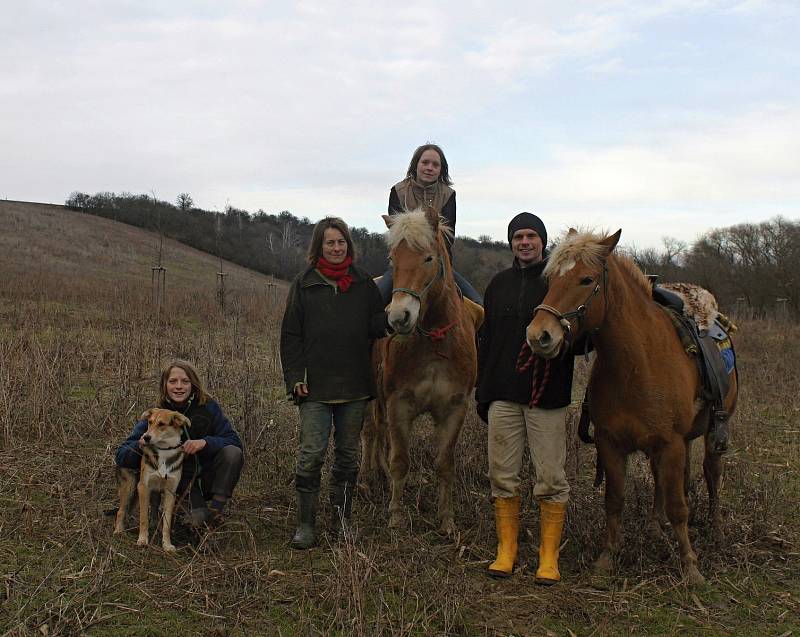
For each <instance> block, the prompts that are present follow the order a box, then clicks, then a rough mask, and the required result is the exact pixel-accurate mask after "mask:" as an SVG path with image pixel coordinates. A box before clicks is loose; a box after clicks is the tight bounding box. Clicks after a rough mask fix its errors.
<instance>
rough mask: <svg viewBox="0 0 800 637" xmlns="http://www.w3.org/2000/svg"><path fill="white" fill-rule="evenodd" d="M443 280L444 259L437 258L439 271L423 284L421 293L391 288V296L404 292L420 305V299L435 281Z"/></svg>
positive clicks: (407, 289) (408, 289)
mask: <svg viewBox="0 0 800 637" xmlns="http://www.w3.org/2000/svg"><path fill="white" fill-rule="evenodd" d="M438 278H444V258H443V257H441V256H440V257H439V270H438V271H437V272H436V274H434V275H433V278H432V279H431V280H430V281H428V282H427V283H426V284H425V287H424V288H422V292H417V291H416V290H412V289H410V288H392V294H394V293H395V292H404V293H406V294H408V295H409V296H413V297H414V298H415V299H417V301H419V302H420V303H422V297H423V296H425V293H426V292H427V291H428V290H430V289H431V286H432V285H433V284H434V283H436V279H438Z"/></svg>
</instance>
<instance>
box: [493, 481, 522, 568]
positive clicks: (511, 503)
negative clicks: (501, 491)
mask: <svg viewBox="0 0 800 637" xmlns="http://www.w3.org/2000/svg"><path fill="white" fill-rule="evenodd" d="M494 520H495V527H496V529H497V559H496V560H495V561H494V562H492V563H491V564H490V565H489V575H492V576H494V577H508V576H509V575H511V573H512V571H513V570H514V562H516V560H517V542H518V539H519V496H518V495H517V496H514V497H512V498H495V499H494Z"/></svg>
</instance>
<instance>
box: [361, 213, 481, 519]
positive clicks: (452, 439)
mask: <svg viewBox="0 0 800 637" xmlns="http://www.w3.org/2000/svg"><path fill="white" fill-rule="evenodd" d="M384 220H385V221H386V225H387V226H388V227H389V248H390V253H389V254H390V257H391V259H392V263H393V266H394V287H393V289H392V300H391V303H390V304H389V306H388V308H387V312H388V319H389V324H390V326H391V327H392V328H393V329H394V331H395V334H394V335H392V336H390V337H389V338H386V339H382V340H381V341H379V342H378V343H377V344H376V347H378V348H379V349H378V352H377V358H378V360H379V362H378V367H379V373H378V394H379V401H380V407H381V411H383V413H384V414H385V416H386V419H387V421H388V433H389V473H390V478H391V484H392V487H391V490H392V495H391V501H390V503H389V515H390V525H391V526H402V525H403V524H404V522H405V517H404V515H403V511H402V495H403V488H404V486H405V483H406V479H407V477H408V470H409V439H410V436H411V427H412V423H413V421H414V419H415V418H416V417H417V416H418V415H420V414H422V413H425V412H429V413H430V414H431V415H432V416H433V420H434V421H435V423H436V430H437V434H438V443H437V444H438V449H437V458H436V473H437V475H438V479H439V484H438V507H439V510H438V517H439V520H440V522H441V530H442V531H443V532H446V533H449V532H451V531H452V530H453V529H454V522H453V494H452V485H453V477H454V458H453V454H454V448H455V445H456V441H457V440H458V435H459V433H460V431H461V427H462V425H463V423H464V417H465V415H466V410H467V407H468V405H469V404H470V402H471V395H472V388H473V387H474V386H475V377H476V373H477V371H476V370H477V358H476V351H475V331H476V323H477V324H478V325H479V324H480V320H482V318H483V317H482V315H481V316H480V317H475V318H473V317H471V316H470V314H469V313H468V311H467V309H466V308H465V306H464V303H463V302H462V300H461V298H460V297H459V295H458V292H457V291H456V286H455V283H454V282H453V272H452V267H451V266H450V260H449V258H448V256H447V247H446V243H445V239H446V236H447V233H449V232H450V230H449V228H448V227H447V226H446V225H444V224H442V223H441V222H440V217H439V213H438V212H437V211H436V210H435V209H433V208H431V207H425V208H421V209H418V210H415V211H413V212H409V213H404V214H397V215H392V216H388V215H387V216H385V217H384ZM475 307H477V308H478V311H479V312H480V308H479V307H478V306H475ZM481 314H482V312H481ZM379 417H380V414H379Z"/></svg>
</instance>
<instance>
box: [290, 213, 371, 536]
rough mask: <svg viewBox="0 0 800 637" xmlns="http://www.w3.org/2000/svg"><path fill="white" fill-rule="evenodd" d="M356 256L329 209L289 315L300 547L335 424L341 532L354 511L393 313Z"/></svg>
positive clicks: (336, 508)
mask: <svg viewBox="0 0 800 637" xmlns="http://www.w3.org/2000/svg"><path fill="white" fill-rule="evenodd" d="M354 258H355V253H354V250H353V240H352V238H351V236H350V230H349V229H348V227H347V224H345V222H344V221H342V220H341V219H338V218H336V217H327V218H325V219H322V220H321V221H320V222H319V223H317V225H316V226H315V227H314V231H313V233H312V236H311V244H310V246H309V248H308V255H307V259H308V267H307V268H306V270H305V271H304V272H302V273H300V274H299V275H298V276H297V278H296V279H295V280H294V282H293V283H292V286H291V289H290V290H289V295H288V298H287V301H286V311H285V312H284V315H283V324H282V326H281V362H282V365H283V376H284V380H285V381H286V389H287V392H288V393H289V395H290V396H291V398H292V399H293V400H294V402H295V403H296V404H297V405H298V408H299V412H300V449H299V453H298V458H297V469H296V475H295V488H296V490H297V505H298V506H297V509H298V524H297V531H296V532H295V534H294V537H293V538H292V542H291V545H292V547H293V548H296V549H307V548H310V547H312V546H314V544H315V543H316V534H315V529H314V525H315V521H316V516H317V504H318V499H319V488H320V474H321V470H322V465H323V463H324V460H325V452H326V450H327V448H328V438H329V437H330V434H331V431H333V444H334V462H333V467H332V468H331V475H330V502H331V506H332V529H333V531H334V533H337V534H338V533H339V532H340V531H341V529H342V525H343V524H344V523H346V522H347V521H348V520H349V519H350V513H351V510H352V494H353V487H354V486H355V483H356V477H357V475H358V468H359V445H360V434H361V424H362V420H363V416H364V408H365V406H366V404H367V401H368V400H369V399H371V398H373V397H374V395H375V388H374V379H373V375H372V368H371V363H370V352H371V346H372V341H373V339H375V338H379V337H381V336H385V335H386V326H387V323H386V314H385V312H384V311H383V305H384V304H383V302H382V300H381V297H380V294H379V293H378V288H377V287H376V286H375V284H374V283H373V281H372V279H371V278H370V276H369V275H368V274H367V273H366V272H365V271H364V270H362V269H361V268H359V267H357V266H355V265H354V264H353V260H354Z"/></svg>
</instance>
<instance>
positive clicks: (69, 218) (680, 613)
mask: <svg viewBox="0 0 800 637" xmlns="http://www.w3.org/2000/svg"><path fill="white" fill-rule="evenodd" d="M0 227H2V229H3V232H2V233H0V538H2V541H0V579H1V580H2V586H0V635H3V636H5V635H8V636H15V637H16V636H22V635H40V636H46V637H52V636H56V635H69V636H72V635H90V636H100V635H109V636H112V635H113V636H115V637H116V636H120V635H141V636H151V635H214V636H218V637H222V636H227V635H256V634H257V635H329V634H331V635H369V636H373V635H407V636H410V635H487V636H489V635H498V636H499V635H504V636H507V635H520V636H521V635H526V636H533V635H537V636H538V635H542V636H544V635H547V636H549V635H559V636H561V635H564V636H566V635H580V636H584V635H674V634H678V633H681V634H692V635H695V634H696V635H700V634H702V635H763V634H771V635H784V636H786V637H788V636H789V635H790V634H796V632H797V631H798V630H800V626H798V620H797V618H798V616H800V568H799V567H798V543H800V528H798V522H797V520H798V519H800V504H799V503H800V478H799V477H798V471H800V443H798V437H797V426H796V419H797V413H798V410H800V403H799V402H798V397H797V388H796V378H798V377H800V366H799V365H798V360H800V328H798V327H797V326H793V325H791V324H784V323H774V322H748V323H745V324H743V325H741V330H740V332H739V334H738V335H737V337H738V338H737V341H736V344H737V351H738V355H739V360H740V369H741V375H742V379H743V387H742V393H741V395H740V403H739V409H738V412H737V414H736V416H735V419H734V423H733V431H734V447H735V448H734V450H733V451H732V453H730V454H729V455H728V456H726V460H725V463H726V478H725V485H724V487H723V491H722V506H723V512H724V530H725V532H726V534H727V538H728V539H727V540H726V541H725V542H724V543H722V544H720V545H717V544H715V543H714V542H713V541H712V540H711V538H710V537H709V536H708V534H707V532H706V531H707V529H706V527H705V524H704V512H705V510H706V497H705V490H704V488H703V486H702V475H701V474H700V473H699V472H698V471H697V467H695V473H694V478H693V481H692V484H691V488H690V495H691V499H692V503H693V505H694V510H695V514H694V516H693V520H692V527H691V530H690V533H691V538H692V541H693V543H694V547H695V549H696V550H697V551H698V554H699V556H700V568H701V571H702V572H703V573H704V574H705V575H706V577H707V578H708V585H707V586H705V587H703V588H701V589H697V590H687V589H686V588H685V587H684V586H683V584H682V583H681V574H680V572H679V570H678V568H677V566H676V562H677V558H676V551H675V542H674V540H673V539H672V537H671V536H665V535H661V534H653V533H652V532H651V531H650V530H649V528H648V525H647V518H648V515H649V508H650V505H651V498H652V481H651V479H650V477H649V472H648V469H647V462H646V460H645V459H644V458H643V457H636V458H634V459H632V460H631V462H630V463H629V473H628V475H629V479H628V483H627V484H628V492H627V503H626V515H625V519H624V523H623V526H624V529H623V531H624V541H623V549H622V552H621V555H620V558H619V562H618V571H617V573H616V575H615V576H614V577H611V578H607V579H602V580H597V579H596V578H593V577H591V576H590V575H589V573H588V568H589V565H590V564H591V562H592V560H593V559H594V558H595V557H596V555H597V554H598V552H599V543H600V538H601V533H602V529H603V525H604V522H603V514H602V501H603V495H602V492H601V491H598V490H596V489H594V488H592V484H591V483H592V478H593V475H594V450H593V448H591V447H587V446H582V445H580V444H579V443H578V442H577V439H576V436H575V431H576V426H577V414H576V411H577V410H576V408H575V407H573V408H572V409H571V410H570V416H569V422H568V428H569V429H568V431H569V441H570V442H569V445H568V459H567V470H568V477H569V480H570V484H571V487H572V491H571V501H570V506H569V512H568V519H567V528H566V531H565V536H564V540H565V543H564V547H563V552H562V556H563V557H562V562H561V570H562V575H563V578H564V579H563V582H562V583H561V584H560V585H558V586H555V587H552V588H549V589H543V588H541V587H538V586H535V585H534V583H533V575H532V574H533V571H534V570H535V565H536V546H537V541H538V540H537V535H538V513H537V510H536V506H535V503H534V502H533V497H532V488H533V476H532V475H531V473H530V466H529V463H527V461H526V468H525V471H524V473H523V476H522V493H521V495H522V501H523V515H522V529H523V530H522V534H521V546H520V560H521V563H520V568H519V569H518V571H517V573H516V574H515V575H514V577H512V578H511V579H509V580H505V581H496V580H491V579H489V578H487V577H486V575H485V569H486V566H487V563H488V562H489V561H490V559H491V558H492V557H493V555H494V553H493V552H494V548H495V538H494V521H493V514H492V504H491V502H490V499H489V497H488V482H487V479H486V451H485V447H486V435H487V434H486V428H485V426H484V425H483V424H481V423H480V422H479V421H478V420H477V419H476V418H475V416H474V414H470V415H469V416H468V419H467V421H466V423H465V428H464V431H463V434H462V437H461V440H460V442H459V445H458V448H457V477H456V489H455V507H456V524H457V527H458V529H459V531H458V533H457V535H456V536H454V537H451V538H445V537H441V536H439V535H438V534H437V533H436V532H435V528H436V525H435V521H434V516H435V509H436V494H435V485H436V481H435V476H434V474H433V470H432V467H433V458H434V448H435V439H434V436H433V432H432V431H431V428H430V426H429V424H428V423H426V422H422V423H419V426H418V427H417V428H416V430H415V441H414V444H413V447H412V472H413V473H412V476H413V478H412V480H410V483H409V485H408V487H407V491H406V502H407V503H408V505H409V522H410V529H411V530H410V532H393V531H390V530H388V529H387V528H386V523H387V518H388V516H387V513H386V507H387V499H388V498H387V494H386V493H385V491H384V490H382V489H380V488H378V489H375V490H373V491H372V492H371V493H370V494H367V493H365V494H363V495H362V496H361V497H360V498H359V499H358V500H357V502H356V503H355V506H354V517H355V520H356V522H357V524H358V528H359V533H358V535H357V536H356V537H355V538H349V539H348V541H346V542H342V543H340V544H336V545H334V546H330V545H328V544H327V543H325V542H323V545H322V546H321V547H319V548H316V549H314V550H312V551H306V552H296V551H291V550H290V549H289V548H288V540H289V538H290V537H291V533H292V531H293V525H294V515H295V512H294V501H293V486H292V477H293V473H294V457H295V450H296V448H297V415H296V410H295V409H294V407H292V406H291V405H289V404H287V403H286V402H285V400H284V398H283V387H282V382H281V374H280V364H279V357H278V327H279V323H280V318H281V313H282V307H283V298H282V297H283V292H284V290H285V287H284V286H283V285H282V284H280V285H279V286H278V287H277V288H274V287H269V286H268V285H267V284H268V283H269V279H268V278H267V277H264V276H261V275H258V274H254V273H252V272H249V271H247V270H243V269H241V268H236V267H235V266H231V265H227V264H225V265H224V269H225V271H226V272H230V276H229V277H227V282H226V285H227V286H228V293H229V296H228V298H227V301H226V304H225V308H224V309H223V308H221V307H220V305H219V303H218V302H217V298H216V272H217V270H218V268H219V262H218V260H217V259H215V258H213V257H211V256H210V255H207V254H203V253H200V252H197V251H195V250H192V249H190V248H187V247H185V246H181V245H179V244H176V243H174V242H171V241H166V242H165V244H164V265H165V266H166V267H167V269H168V271H167V272H168V273H167V294H166V299H165V303H164V307H163V310H162V311H161V312H160V313H158V312H156V311H155V306H154V304H153V300H152V289H151V279H150V267H151V265H152V264H153V262H154V260H155V256H154V255H155V254H156V249H157V245H158V237H157V236H155V235H153V234H152V233H148V232H144V231H141V230H137V229H135V228H133V227H131V226H126V225H123V224H119V223H116V222H113V221H110V220H107V219H102V218H99V217H94V216H88V215H83V214H80V213H76V212H71V211H67V210H65V209H63V208H61V207H59V206H38V205H32V204H17V203H14V202H3V201H0ZM176 356H178V357H183V358H188V359H190V360H193V361H195V362H196V363H197V365H198V367H199V369H200V371H201V373H202V375H203V376H204V377H205V379H206V380H207V383H208V385H209V387H210V389H211V391H212V393H213V394H214V395H215V396H216V397H217V398H218V399H219V401H220V403H221V404H222V406H223V408H224V409H225V411H226V413H227V415H228V416H229V417H230V419H231V421H232V422H233V423H234V425H235V426H236V428H237V430H238V431H239V432H240V434H241V436H242V439H243V440H244V443H245V447H246V465H245V471H244V474H243V477H242V481H241V483H240V485H239V487H238V489H237V491H236V494H235V498H234V501H233V502H232V503H231V508H230V511H229V517H228V521H227V522H226V524H225V525H224V526H222V527H221V528H220V529H218V530H217V531H214V532H213V533H207V534H203V535H202V536H200V537H198V538H195V539H194V541H193V542H192V543H189V544H185V545H184V546H183V547H182V548H180V549H179V551H178V553H177V555H175V556H167V555H165V554H164V553H163V552H161V551H160V549H158V548H157V545H151V546H150V547H149V548H147V549H140V548H138V547H137V546H136V545H135V540H136V536H135V534H134V533H133V532H132V531H131V532H129V533H128V534H126V535H125V536H124V537H121V538H120V537H113V536H112V518H110V517H108V516H107V515H106V514H105V512H106V511H107V510H109V509H113V508H114V507H115V506H116V491H115V485H114V480H113V462H112V454H113V451H114V449H115V448H116V446H117V445H118V444H119V442H120V441H121V440H122V439H123V438H124V437H125V436H126V435H127V434H128V432H129V431H130V428H131V426H132V424H133V422H134V421H135V420H136V418H137V417H138V415H139V414H140V413H141V412H142V411H144V410H145V409H146V408H148V407H149V406H151V405H152V403H153V401H154V398H155V395H156V378H157V374H158V372H159V369H160V368H161V366H162V365H163V364H164V362H165V361H166V360H168V359H169V358H171V357H176ZM577 367H578V368H579V371H578V375H579V379H578V382H577V383H576V388H575V396H576V397H578V396H580V395H581V392H582V387H583V384H584V382H585V374H586V365H585V364H584V363H583V362H582V361H580V362H579V363H578V365H577ZM697 446H699V445H696V447H697ZM321 508H322V510H321V515H320V520H319V527H320V528H324V526H325V522H326V520H327V514H328V511H327V506H326V504H325V497H324V496H323V498H322V506H321Z"/></svg>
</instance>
